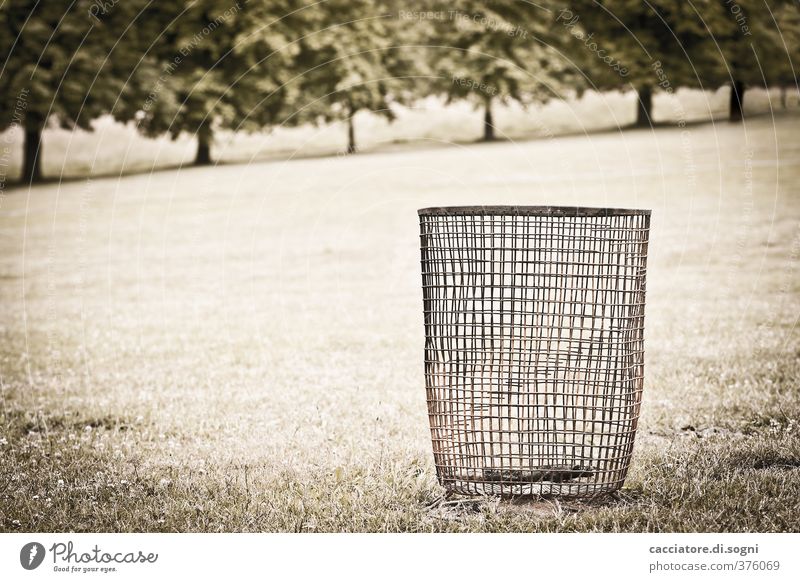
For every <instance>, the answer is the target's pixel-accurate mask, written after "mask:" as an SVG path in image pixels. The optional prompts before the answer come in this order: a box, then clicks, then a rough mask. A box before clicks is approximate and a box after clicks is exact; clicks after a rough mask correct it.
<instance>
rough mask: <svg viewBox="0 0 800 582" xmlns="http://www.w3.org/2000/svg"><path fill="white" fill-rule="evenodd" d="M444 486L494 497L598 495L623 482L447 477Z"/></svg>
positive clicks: (620, 485) (462, 492) (463, 492)
mask: <svg viewBox="0 0 800 582" xmlns="http://www.w3.org/2000/svg"><path fill="white" fill-rule="evenodd" d="M441 484H442V486H443V487H444V488H445V489H446V490H447V492H448V493H449V494H458V495H467V496H475V497H480V496H492V497H503V498H512V497H597V496H599V495H605V494H608V493H612V492H614V491H617V490H618V489H620V488H621V487H622V483H621V482H620V483H548V482H544V483H487V482H485V481H469V480H460V479H446V480H444V481H443V482H442V483H441Z"/></svg>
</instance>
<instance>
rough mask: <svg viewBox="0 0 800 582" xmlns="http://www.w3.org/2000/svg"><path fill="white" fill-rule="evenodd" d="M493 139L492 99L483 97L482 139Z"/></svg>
mask: <svg viewBox="0 0 800 582" xmlns="http://www.w3.org/2000/svg"><path fill="white" fill-rule="evenodd" d="M493 140H494V118H493V117H492V99H491V97H487V98H486V99H485V105H484V112H483V141H493Z"/></svg>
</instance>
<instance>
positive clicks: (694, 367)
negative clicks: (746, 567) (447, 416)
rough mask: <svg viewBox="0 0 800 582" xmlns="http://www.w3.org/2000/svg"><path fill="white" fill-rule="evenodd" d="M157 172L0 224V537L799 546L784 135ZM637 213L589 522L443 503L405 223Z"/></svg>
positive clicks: (792, 269)
mask: <svg viewBox="0 0 800 582" xmlns="http://www.w3.org/2000/svg"><path fill="white" fill-rule="evenodd" d="M688 136H689V138H688V141H687V140H686V138H685V136H684V135H683V134H682V133H681V131H680V130H679V129H677V128H676V129H659V130H657V131H655V132H650V131H629V132H625V133H621V134H618V133H606V134H597V135H593V136H589V137H577V136H576V137H565V138H557V139H553V140H540V141H533V142H525V143H514V142H509V143H500V144H491V145H474V146H469V147H460V146H456V147H451V148H438V149H435V150H430V149H427V150H425V149H420V150H414V151H411V150H405V151H401V152H396V153H383V154H371V155H363V156H355V157H350V158H329V159H318V160H301V161H295V162H289V163H262V164H251V165H247V166H224V167H220V168H206V169H197V170H194V169H192V170H182V171H165V172H160V173H155V174H152V175H140V176H133V177H127V178H122V179H119V180H114V179H107V180H100V179H95V180H93V181H91V182H72V183H69V184H64V185H61V186H58V185H48V186H43V187H38V188H35V189H32V190H30V191H28V190H16V191H13V192H11V193H9V194H7V195H6V196H5V197H4V198H2V199H1V200H0V204H1V205H0V304H2V306H3V308H2V310H0V335H1V336H2V341H0V383H1V387H2V402H1V406H2V408H0V443H2V444H0V530H3V531H15V530H18V531H70V530H73V531H251V530H252V531H275V530H280V531H365V530H366V531H594V530H600V531H611V530H613V531H787V530H790V531H797V530H798V525H797V515H798V509H800V507H798V499H799V498H800V496H798V493H800V469H799V468H798V466H800V429H798V424H797V419H798V418H799V417H800V390H799V387H798V378H800V363H798V362H799V361H800V358H799V357H798V356H800V342H798V329H797V325H796V324H797V318H798V314H800V277H798V274H799V273H800V270H799V268H798V267H799V265H800V228H798V225H799V224H800V199H799V198H798V195H797V189H796V186H797V184H798V183H800V154H799V153H798V152H800V118H797V117H793V116H787V115H784V116H781V117H777V118H775V119H772V118H769V117H764V118H759V119H755V120H752V121H749V122H748V123H747V124H746V125H745V126H743V127H742V126H735V125H730V124H727V123H723V124H717V125H711V124H709V125H703V126H695V127H693V128H691V130H690V133H689V134H688ZM470 203H510V204H585V205H594V206H600V205H608V206H638V207H649V208H652V209H653V231H652V236H651V261H650V269H649V274H648V276H649V279H648V308H647V320H646V327H647V335H646V340H647V345H646V347H647V370H646V382H645V396H644V404H643V418H642V422H641V423H640V429H639V430H640V433H639V438H638V440H637V447H636V456H635V459H634V464H633V467H632V470H631V473H630V476H629V479H628V481H627V484H626V488H625V490H624V491H623V492H622V494H621V495H620V496H619V497H618V498H616V499H609V500H605V501H603V502H602V503H592V504H578V503H557V502H555V501H552V502H545V503H541V504H538V505H536V506H533V507H522V508H520V507H519V506H507V505H505V504H499V503H497V502H496V501H495V500H491V499H486V500H477V501H458V502H455V501H444V500H442V499H441V491H440V489H439V488H438V486H437V485H436V483H435V478H434V473H433V467H432V459H431V454H430V442H429V438H428V432H427V418H426V414H425V402H424V390H423V377H422V332H423V330H422V320H421V307H422V306H421V292H420V281H419V273H418V271H419V251H418V230H417V229H418V227H417V218H416V213H415V210H416V209H417V208H419V207H422V206H430V205H445V204H470Z"/></svg>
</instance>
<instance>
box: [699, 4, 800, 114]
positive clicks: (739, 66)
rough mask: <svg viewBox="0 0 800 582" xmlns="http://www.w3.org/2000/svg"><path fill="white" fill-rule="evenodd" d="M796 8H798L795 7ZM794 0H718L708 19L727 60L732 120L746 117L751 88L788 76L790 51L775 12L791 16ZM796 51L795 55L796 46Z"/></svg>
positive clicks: (770, 83) (766, 86)
mask: <svg viewBox="0 0 800 582" xmlns="http://www.w3.org/2000/svg"><path fill="white" fill-rule="evenodd" d="M794 9H796V8H794ZM792 10H793V8H792V3H791V2H790V1H789V0H778V1H777V2H772V3H771V5H770V4H767V3H766V2H764V1H762V0H737V1H736V2H731V1H730V0H716V2H715V3H714V10H712V11H710V13H709V17H708V18H707V19H706V22H707V26H708V31H709V33H710V34H711V35H713V37H714V39H715V41H716V43H717V45H718V46H719V51H720V54H721V56H722V57H723V59H724V65H725V72H726V76H727V80H728V82H729V84H730V87H731V93H730V120H731V121H734V122H736V121H741V120H742V118H743V117H744V95H745V91H746V90H747V88H748V87H754V86H758V87H764V88H765V89H766V88H768V87H769V86H770V85H775V84H780V83H781V80H782V78H783V79H785V76H784V71H785V69H784V68H783V66H782V65H783V63H784V62H785V59H786V58H787V56H788V55H787V51H786V49H785V48H784V46H783V41H782V40H781V39H780V35H779V33H778V32H779V28H778V26H780V25H779V24H778V25H776V22H775V21H774V20H773V15H774V14H776V13H779V14H780V13H782V14H783V15H784V17H785V18H787V19H788V18H789V17H790V15H791V11H792ZM794 50H795V54H796V49H794Z"/></svg>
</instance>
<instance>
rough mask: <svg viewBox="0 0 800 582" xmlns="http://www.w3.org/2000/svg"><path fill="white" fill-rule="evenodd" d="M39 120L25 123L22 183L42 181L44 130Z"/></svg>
mask: <svg viewBox="0 0 800 582" xmlns="http://www.w3.org/2000/svg"><path fill="white" fill-rule="evenodd" d="M43 127H44V124H43V123H39V122H38V121H37V120H28V119H26V121H25V142H24V143H23V146H22V147H23V149H22V181H23V182H28V183H32V182H41V181H42V128H43Z"/></svg>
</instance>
